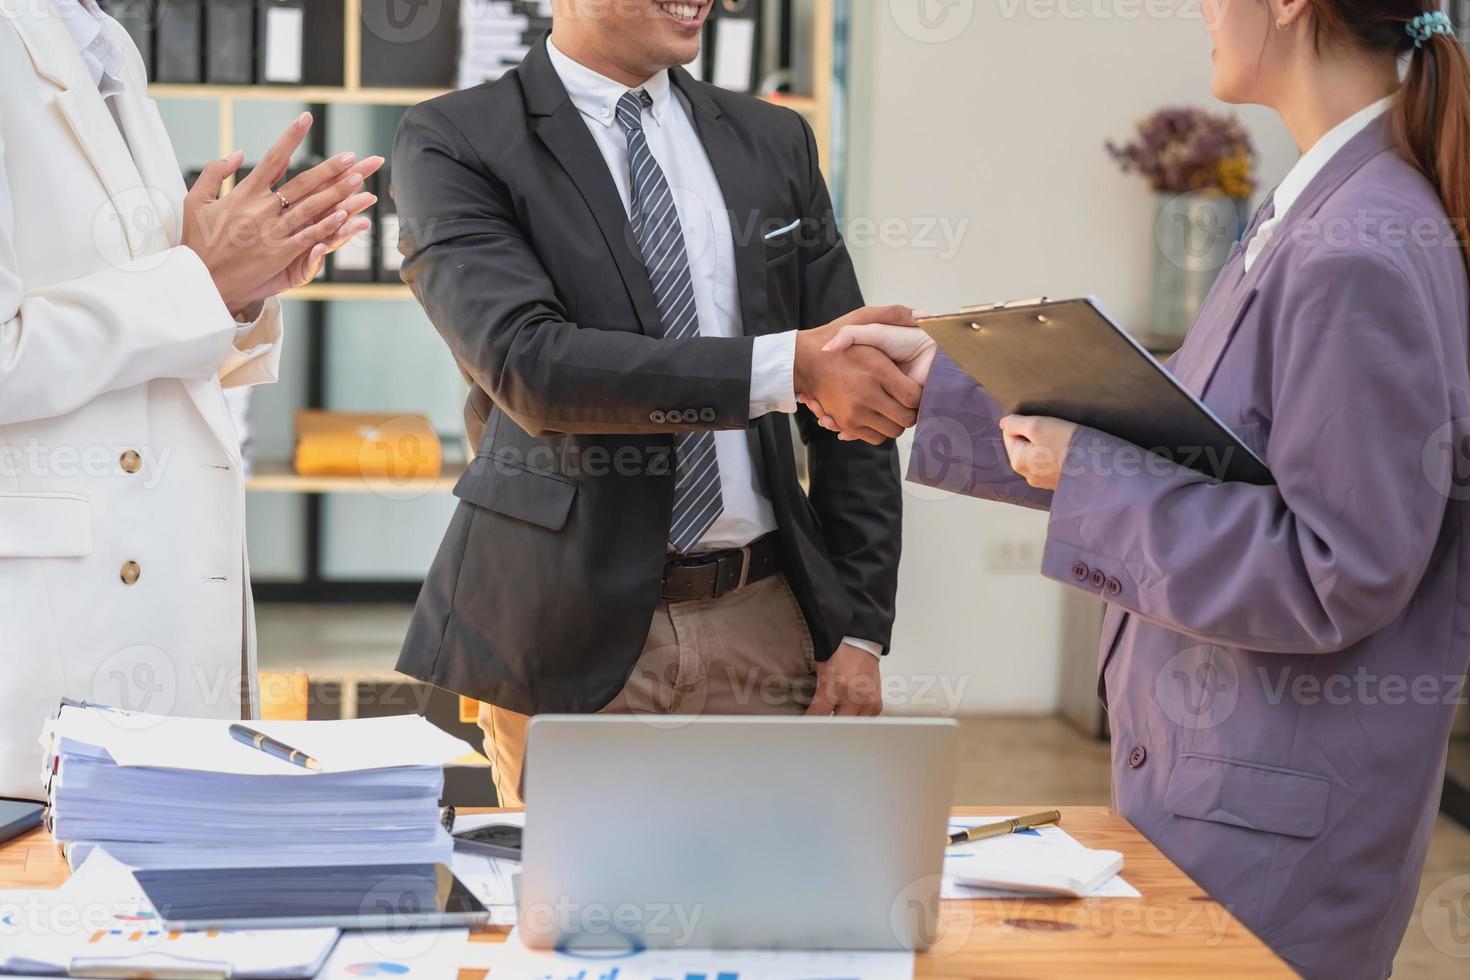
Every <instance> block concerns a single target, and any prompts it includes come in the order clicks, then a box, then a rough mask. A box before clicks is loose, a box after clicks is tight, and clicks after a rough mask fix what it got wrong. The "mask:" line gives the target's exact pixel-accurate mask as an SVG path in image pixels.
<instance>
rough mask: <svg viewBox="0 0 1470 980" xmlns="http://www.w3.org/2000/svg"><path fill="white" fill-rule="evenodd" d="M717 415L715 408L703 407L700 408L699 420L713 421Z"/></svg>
mask: <svg viewBox="0 0 1470 980" xmlns="http://www.w3.org/2000/svg"><path fill="white" fill-rule="evenodd" d="M716 417H717V416H716V415H715V410H714V409H712V408H701V409H700V410H699V421H701V422H713V421H714V420H715V418H716Z"/></svg>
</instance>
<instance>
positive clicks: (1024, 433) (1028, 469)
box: [1000, 415, 1079, 490]
mask: <svg viewBox="0 0 1470 980" xmlns="http://www.w3.org/2000/svg"><path fill="white" fill-rule="evenodd" d="M1078 428H1079V426H1078V425H1077V424H1076V423H1074V422H1063V421H1062V420H1061V419H1053V418H1047V417H1046V416H1042V415H1007V416H1006V417H1005V418H1003V419H1001V420H1000V431H1001V436H1002V438H1003V439H1004V440H1005V446H1006V455H1007V456H1008V457H1010V461H1011V469H1013V470H1015V471H1016V472H1017V473H1019V474H1020V475H1021V476H1022V477H1023V478H1024V479H1025V480H1026V482H1027V483H1029V484H1030V485H1031V486H1033V487H1035V488H1036V489H1037V490H1055V489H1056V488H1057V484H1058V483H1059V482H1061V478H1062V464H1063V463H1064V462H1065V461H1066V458H1067V450H1068V449H1070V448H1071V446H1072V437H1073V436H1075V435H1076V434H1077V429H1078Z"/></svg>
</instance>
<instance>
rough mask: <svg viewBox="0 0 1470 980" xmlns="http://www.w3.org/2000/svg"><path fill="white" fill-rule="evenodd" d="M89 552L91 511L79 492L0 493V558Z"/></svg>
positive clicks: (72, 555)
mask: <svg viewBox="0 0 1470 980" xmlns="http://www.w3.org/2000/svg"><path fill="white" fill-rule="evenodd" d="M91 553H92V509H91V506H90V505H89V504H88V502H87V498H86V496H84V495H83V494H80V493H7V492H0V558H82V557H85V556H87V555H90V554H91Z"/></svg>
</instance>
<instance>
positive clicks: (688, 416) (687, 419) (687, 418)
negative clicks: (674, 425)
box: [684, 408, 699, 425]
mask: <svg viewBox="0 0 1470 980" xmlns="http://www.w3.org/2000/svg"><path fill="white" fill-rule="evenodd" d="M698 421H699V409H697V408H686V409H684V423H685V424H686V425H693V424H694V423H696V422H698Z"/></svg>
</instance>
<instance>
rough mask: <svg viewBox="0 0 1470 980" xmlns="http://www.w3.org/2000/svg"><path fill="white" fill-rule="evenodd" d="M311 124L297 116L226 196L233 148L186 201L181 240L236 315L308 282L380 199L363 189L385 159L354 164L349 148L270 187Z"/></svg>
mask: <svg viewBox="0 0 1470 980" xmlns="http://www.w3.org/2000/svg"><path fill="white" fill-rule="evenodd" d="M311 122H312V120H311V114H310V113H302V114H301V116H300V117H299V118H298V119H297V120H296V121H295V122H294V123H292V124H291V126H290V128H288V129H287V130H286V132H285V134H283V135H282V136H281V138H280V139H279V140H277V141H276V144H275V145H274V146H272V147H271V148H270V150H269V151H268V152H267V153H266V154H265V156H264V157H262V158H261V161H260V163H259V164H258V165H257V166H256V167H255V169H254V170H252V171H251V172H250V173H249V175H247V176H246V177H245V178H244V179H243V180H241V181H240V183H239V184H238V185H237V186H236V187H235V189H234V190H232V191H231V192H230V193H228V194H226V195H224V196H223V197H221V196H220V190H221V187H222V185H223V184H224V181H225V180H226V179H227V178H228V177H229V176H230V175H231V174H233V173H234V172H235V171H236V170H237V169H238V168H239V166H240V163H241V162H242V160H243V159H244V154H243V153H241V152H240V151H238V150H237V151H236V152H234V153H232V154H230V155H229V156H228V157H226V158H224V159H223V160H216V161H214V162H213V163H211V164H210V165H209V166H207V167H205V168H204V172H203V174H202V175H201V176H200V178H199V180H198V181H196V182H195V184H194V187H193V188H192V189H191V190H190V191H189V195H188V196H187V197H186V198H185V199H184V227H183V238H182V244H184V245H186V246H188V247H189V248H191V249H193V250H194V251H195V252H196V253H197V254H198V255H199V257H200V259H201V260H203V262H204V265H205V267H206V268H207V269H209V273H210V276H211V277H212V278H213V279H214V283H215V286H216V288H218V289H219V293H220V296H221V298H223V299H224V301H225V305H226V306H227V307H228V308H229V309H230V312H231V313H233V314H235V315H237V316H238V315H239V314H240V313H242V312H244V311H248V310H249V309H250V308H251V307H252V306H254V305H256V304H258V303H259V302H260V301H261V300H263V299H265V298H267V297H269V296H273V295H275V294H276V293H278V292H281V291H282V290H284V289H289V288H291V287H292V286H298V285H303V284H304V283H306V282H309V281H311V279H312V278H314V277H315V276H316V274H317V273H318V272H320V271H321V265H322V262H323V261H324V260H325V258H326V255H327V253H328V252H329V251H331V250H332V249H334V248H337V247H339V246H340V245H342V244H343V243H344V242H346V241H347V240H349V239H350V238H351V237H352V236H353V235H354V234H359V233H361V232H362V231H364V230H366V228H367V227H368V225H369V224H370V223H369V222H368V221H367V219H366V218H358V217H357V216H358V215H359V214H361V212H362V211H364V210H366V209H367V208H369V207H371V206H372V205H373V202H374V201H376V200H377V198H376V197H374V196H373V195H372V194H368V193H364V192H362V186H363V182H364V181H365V180H366V179H367V178H368V177H370V176H371V175H372V174H373V173H374V172H375V171H376V170H377V169H378V168H379V167H381V166H382V165H383V158H382V157H369V158H368V159H366V160H363V161H361V162H358V161H357V159H356V157H354V156H353V155H352V154H350V153H344V154H340V155H338V156H335V157H333V158H331V159H330V160H327V161H326V162H325V163H321V164H318V165H317V166H315V167H313V168H312V169H310V170H308V171H307V172H305V173H303V174H301V175H299V176H297V177H295V178H293V179H292V180H290V181H289V182H287V183H286V184H284V185H283V186H281V187H279V188H277V187H275V186H274V185H275V184H276V182H277V181H279V180H280V179H281V177H282V176H284V175H285V173H286V170H287V169H288V168H289V167H290V164H291V155H292V154H293V153H294V152H295V151H296V148H297V147H298V146H300V145H301V141H302V139H304V138H305V136H306V134H307V132H308V131H309V130H310V129H311ZM283 201H284V202H285V204H286V206H284V207H283V206H282V202H283Z"/></svg>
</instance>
